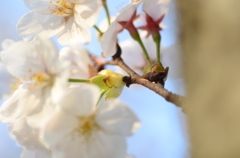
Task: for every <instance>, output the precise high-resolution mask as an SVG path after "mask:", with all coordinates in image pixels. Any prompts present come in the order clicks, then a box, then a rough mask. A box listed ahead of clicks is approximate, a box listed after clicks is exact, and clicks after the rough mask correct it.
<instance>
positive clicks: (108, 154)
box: [53, 131, 126, 158]
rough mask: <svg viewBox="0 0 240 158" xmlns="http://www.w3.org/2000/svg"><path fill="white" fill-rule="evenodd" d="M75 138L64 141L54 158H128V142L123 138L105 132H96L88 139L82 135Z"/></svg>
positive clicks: (69, 137)
mask: <svg viewBox="0 0 240 158" xmlns="http://www.w3.org/2000/svg"><path fill="white" fill-rule="evenodd" d="M75 136H76V137H74V136H72V138H71V135H70V136H68V137H67V138H64V139H62V143H61V144H59V145H60V148H55V151H56V152H55V153H54V152H53V154H54V156H53V158H67V157H71V158H79V155H81V158H98V157H99V158H125V157H126V141H125V138H124V137H122V136H116V135H111V134H107V133H104V132H103V131H96V132H94V133H92V135H91V136H90V137H88V138H85V137H84V136H81V135H75ZM77 136H78V137H77ZM64 144H65V145H64ZM63 146H64V147H63ZM57 149H58V150H57ZM116 149H117V150H116Z"/></svg>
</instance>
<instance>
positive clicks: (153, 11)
mask: <svg viewBox="0 0 240 158" xmlns="http://www.w3.org/2000/svg"><path fill="white" fill-rule="evenodd" d="M169 3H170V0H146V1H145V2H144V3H143V7H142V9H143V11H144V12H145V13H146V14H148V15H149V16H150V17H151V18H153V20H154V21H157V20H158V19H159V18H160V17H161V16H162V15H164V14H166V13H167V11H168V8H169Z"/></svg>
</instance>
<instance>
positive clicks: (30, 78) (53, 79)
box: [0, 38, 69, 123]
mask: <svg viewBox="0 0 240 158" xmlns="http://www.w3.org/2000/svg"><path fill="white" fill-rule="evenodd" d="M13 55H14V58H13ZM1 58H2V61H3V63H4V64H5V66H6V67H7V69H8V71H9V72H10V73H11V74H12V75H13V76H15V77H16V78H19V79H20V81H21V82H22V83H23V84H21V85H20V86H19V88H18V89H17V90H16V91H15V92H14V93H13V95H12V96H11V97H10V98H9V99H8V100H6V101H5V102H4V103H3V105H2V106H1V108H0V114H1V115H2V116H3V117H4V119H3V120H2V121H3V122H6V123H9V122H12V121H15V120H16V119H18V118H21V117H24V116H30V115H32V114H34V113H37V112H40V111H41V110H42V109H43V107H44V106H45V105H46V104H47V105H48V104H49V103H51V102H52V100H54V101H56V100H57V99H58V98H59V97H60V92H61V91H62V89H64V87H66V86H67V79H68V70H69V67H68V64H66V63H64V62H60V60H59V59H58V54H57V50H56V48H55V46H54V45H53V44H52V43H51V41H49V40H46V39H40V38H39V39H37V40H36V41H35V43H33V44H31V43H28V42H23V41H20V42H16V43H14V44H12V45H11V47H9V48H8V49H7V50H4V51H2V52H1Z"/></svg>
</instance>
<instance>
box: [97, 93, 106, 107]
mask: <svg viewBox="0 0 240 158" xmlns="http://www.w3.org/2000/svg"><path fill="white" fill-rule="evenodd" d="M106 92H107V90H102V91H101V93H100V95H99V98H98V101H97V104H96V107H97V106H98V104H99V102H100V100H101V99H102V97H103V95H104V94H105V93H106Z"/></svg>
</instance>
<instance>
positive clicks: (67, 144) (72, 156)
mask: <svg viewBox="0 0 240 158" xmlns="http://www.w3.org/2000/svg"><path fill="white" fill-rule="evenodd" d="M86 148H87V144H86V142H84V137H75V136H73V135H68V136H66V137H63V138H62V139H61V142H60V143H59V144H58V145H56V147H55V148H53V150H54V152H53V153H52V154H53V155H52V158H79V155H80V156H81V158H90V157H88V153H87V150H86Z"/></svg>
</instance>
